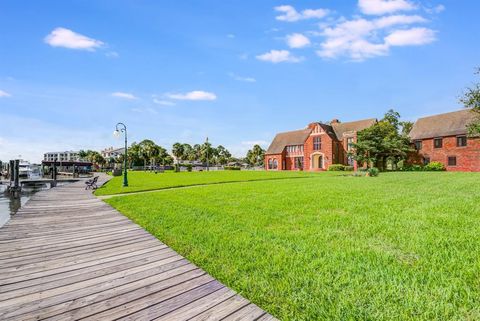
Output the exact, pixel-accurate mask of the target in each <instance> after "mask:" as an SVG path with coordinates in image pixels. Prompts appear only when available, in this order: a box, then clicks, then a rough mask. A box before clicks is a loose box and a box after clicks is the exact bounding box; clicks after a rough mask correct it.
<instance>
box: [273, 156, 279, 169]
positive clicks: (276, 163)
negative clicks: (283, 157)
mask: <svg viewBox="0 0 480 321" xmlns="http://www.w3.org/2000/svg"><path fill="white" fill-rule="evenodd" d="M277 168H278V161H277V159H276V158H275V159H274V160H273V169H277Z"/></svg>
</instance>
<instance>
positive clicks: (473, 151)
mask: <svg viewBox="0 0 480 321" xmlns="http://www.w3.org/2000/svg"><path fill="white" fill-rule="evenodd" d="M419 154H420V156H421V157H430V162H440V163H442V164H444V165H445V167H446V168H447V170H448V171H474V172H478V171H480V139H479V138H475V139H474V138H468V139H467V146H465V147H457V137H456V136H449V137H443V146H442V148H434V147H433V138H430V139H424V140H422V149H421V150H420V151H419ZM449 156H456V157H457V166H448V157H449Z"/></svg>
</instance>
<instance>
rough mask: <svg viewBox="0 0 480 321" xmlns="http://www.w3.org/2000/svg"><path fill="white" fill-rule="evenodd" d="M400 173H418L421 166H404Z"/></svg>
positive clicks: (421, 168) (421, 169)
mask: <svg viewBox="0 0 480 321" xmlns="http://www.w3.org/2000/svg"><path fill="white" fill-rule="evenodd" d="M402 171H405V172H420V171H423V166H422V165H405V166H403V168H402Z"/></svg>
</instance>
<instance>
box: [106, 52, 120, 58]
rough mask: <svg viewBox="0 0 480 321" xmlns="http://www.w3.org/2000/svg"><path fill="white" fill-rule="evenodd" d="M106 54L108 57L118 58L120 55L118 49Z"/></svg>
mask: <svg viewBox="0 0 480 321" xmlns="http://www.w3.org/2000/svg"><path fill="white" fill-rule="evenodd" d="M105 56H106V57H108V58H118V57H120V55H119V54H118V52H116V51H109V52H106V53H105Z"/></svg>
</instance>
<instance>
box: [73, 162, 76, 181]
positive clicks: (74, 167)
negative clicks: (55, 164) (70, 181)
mask: <svg viewBox="0 0 480 321" xmlns="http://www.w3.org/2000/svg"><path fill="white" fill-rule="evenodd" d="M75 172H76V166H75V164H73V175H72V177H73V178H75Z"/></svg>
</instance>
